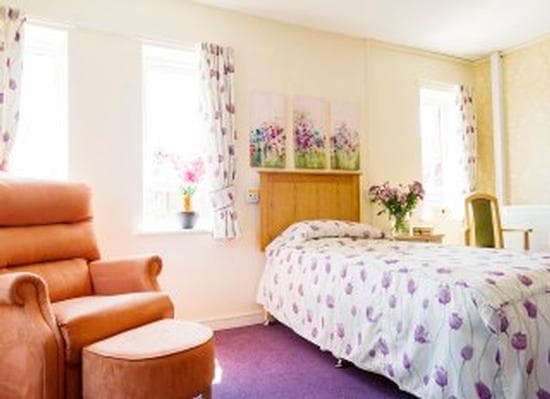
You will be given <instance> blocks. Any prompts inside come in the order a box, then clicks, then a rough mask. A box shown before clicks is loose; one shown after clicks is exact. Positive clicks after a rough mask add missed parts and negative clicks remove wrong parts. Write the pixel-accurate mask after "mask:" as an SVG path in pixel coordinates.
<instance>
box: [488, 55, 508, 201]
mask: <svg viewBox="0 0 550 399" xmlns="http://www.w3.org/2000/svg"><path fill="white" fill-rule="evenodd" d="M491 95H492V106H493V149H494V156H495V189H496V196H497V198H498V200H499V202H500V203H501V204H502V205H506V182H505V171H506V159H505V154H504V93H503V86H502V56H501V55H500V53H498V52H496V53H493V54H491Z"/></svg>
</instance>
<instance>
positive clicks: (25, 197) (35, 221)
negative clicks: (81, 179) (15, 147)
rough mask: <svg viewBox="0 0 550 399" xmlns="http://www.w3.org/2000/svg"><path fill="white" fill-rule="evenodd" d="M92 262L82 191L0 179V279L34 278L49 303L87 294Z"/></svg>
mask: <svg viewBox="0 0 550 399" xmlns="http://www.w3.org/2000/svg"><path fill="white" fill-rule="evenodd" d="M96 259H99V251H98V248H97V244H96V240H95V235H94V232H93V228H92V208H91V192H90V189H89V188H88V187H87V186H85V185H83V184H79V183H61V182H44V181H34V180H20V179H12V178H4V177H2V178H0V273H10V272H18V271H29V272H33V273H36V274H38V275H39V276H41V277H42V278H43V279H44V280H45V281H46V284H47V286H48V290H49V294H50V299H51V301H52V302H55V301H60V300H63V299H68V298H72V297H77V296H84V295H90V294H91V293H92V287H91V281H90V276H89V271H88V262H90V261H93V260H96Z"/></svg>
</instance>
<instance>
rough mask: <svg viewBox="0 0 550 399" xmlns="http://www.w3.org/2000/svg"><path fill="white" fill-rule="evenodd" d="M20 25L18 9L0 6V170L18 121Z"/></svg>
mask: <svg viewBox="0 0 550 399" xmlns="http://www.w3.org/2000/svg"><path fill="white" fill-rule="evenodd" d="M24 25H25V17H24V16H23V14H22V12H21V11H20V10H17V9H15V8H8V7H0V171H4V170H6V169H7V168H8V161H9V154H10V150H11V148H12V147H13V143H14V140H15V135H16V133H17V124H18V122H19V97H20V91H21V69H22V42H23V28H24Z"/></svg>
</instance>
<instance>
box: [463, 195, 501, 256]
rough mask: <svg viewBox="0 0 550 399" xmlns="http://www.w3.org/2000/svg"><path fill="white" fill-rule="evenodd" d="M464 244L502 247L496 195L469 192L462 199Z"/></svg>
mask: <svg viewBox="0 0 550 399" xmlns="http://www.w3.org/2000/svg"><path fill="white" fill-rule="evenodd" d="M464 205H465V212H464V221H465V225H466V226H465V227H466V237H465V238H466V245H471V246H476V247H485V248H502V247H503V245H504V240H503V236H502V225H501V221H500V211H499V208H498V200H497V198H496V197H494V196H492V195H490V194H485V193H473V194H470V195H469V196H468V197H466V199H465V200H464Z"/></svg>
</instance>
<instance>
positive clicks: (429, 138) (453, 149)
mask: <svg viewBox="0 0 550 399" xmlns="http://www.w3.org/2000/svg"><path fill="white" fill-rule="evenodd" d="M456 98H457V91H456V88H455V87H444V88H439V87H437V88H431V87H429V88H428V87H424V88H422V89H421V90H420V128H421V137H422V175H423V176H422V178H423V182H424V188H425V190H426V198H425V199H424V205H423V211H422V218H423V219H425V220H430V219H433V218H434V217H435V216H436V215H437V214H441V213H442V212H449V213H450V217H451V218H453V219H461V218H462V214H463V199H464V194H465V192H466V190H465V188H466V175H465V172H464V169H463V168H462V167H461V166H460V165H461V159H462V157H463V156H464V154H463V152H464V147H463V145H462V143H461V135H460V133H459V125H458V115H459V110H458V105H457V103H456Z"/></svg>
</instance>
